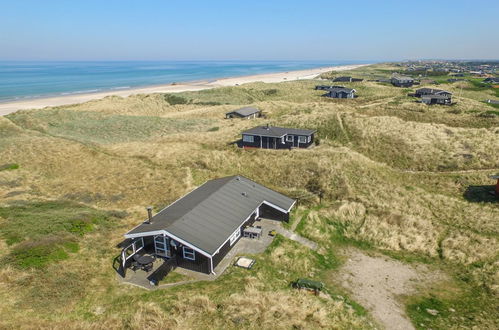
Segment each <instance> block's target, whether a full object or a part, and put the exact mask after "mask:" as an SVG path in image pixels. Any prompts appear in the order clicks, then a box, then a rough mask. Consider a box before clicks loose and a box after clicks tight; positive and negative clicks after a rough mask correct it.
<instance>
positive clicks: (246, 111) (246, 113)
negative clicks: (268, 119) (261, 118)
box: [227, 107, 260, 117]
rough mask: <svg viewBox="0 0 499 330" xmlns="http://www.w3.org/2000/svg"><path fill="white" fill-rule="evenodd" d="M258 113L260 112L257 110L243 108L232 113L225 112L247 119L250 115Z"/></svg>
mask: <svg viewBox="0 0 499 330" xmlns="http://www.w3.org/2000/svg"><path fill="white" fill-rule="evenodd" d="M258 112H260V110H258V109H257V108H253V107H244V108H240V109H237V110H234V111H230V112H227V114H231V113H237V114H238V115H240V116H242V117H247V116H251V115H253V114H255V113H258Z"/></svg>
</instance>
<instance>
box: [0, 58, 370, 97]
mask: <svg viewBox="0 0 499 330" xmlns="http://www.w3.org/2000/svg"><path fill="white" fill-rule="evenodd" d="M362 63H363V62H360V61H99V62H96V61H93V62H6V61H0V102H9V101H16V100H26V99H33V98H42V97H50V96H62V95H71V94H83V93H94V92H102V91H110V90H121V89H130V88H136V87H142V86H151V85H161V84H169V83H173V82H186V81H196V80H212V79H217V78H223V77H235V76H246V75H254V74H262V73H270V72H287V71H293V70H304V69H312V68H318V67H326V66H335V65H349V64H362Z"/></svg>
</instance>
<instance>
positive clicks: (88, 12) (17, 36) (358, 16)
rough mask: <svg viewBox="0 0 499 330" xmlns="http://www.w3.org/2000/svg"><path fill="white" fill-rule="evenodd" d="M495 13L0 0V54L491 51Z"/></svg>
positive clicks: (497, 7)
mask: <svg viewBox="0 0 499 330" xmlns="http://www.w3.org/2000/svg"><path fill="white" fill-rule="evenodd" d="M497 17H499V1H497V0H495V1H491V0H488V1H487V0H474V1H467V0H454V1H447V0H433V1H426V0H423V1H403V0H398V1H382V0H379V1H378V0H372V1H362V0H356V1H335V0H328V1H327V0H307V1H293V0H288V1H280V0H276V1H271V0H267V1H260V0H253V1H237V0H231V1H225V0H220V1H217V0H211V1H208V0H206V1H197V0H191V1H177V0H163V1H155V0H143V1H137V0H120V1H117V0H100V1H94V0H80V1H78V0H73V1H71V0H67V1H61V0H59V1H57V0H44V1H40V0H38V1H28V0H15V1H11V0H0V60H179V59H184V60H187V59H189V60H190V59H193V60H199V59H207V60H210V59H222V60H227V59H231V60H279V59H282V60H300V59H301V60H332V59H337V60H341V59H343V60H399V59H400V60H401V59H419V58H452V59H461V58H471V59H477V58H483V59H499V29H498V28H497V24H496V22H497Z"/></svg>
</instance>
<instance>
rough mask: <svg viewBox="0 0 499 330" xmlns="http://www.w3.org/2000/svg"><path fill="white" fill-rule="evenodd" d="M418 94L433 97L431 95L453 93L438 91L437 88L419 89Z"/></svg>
mask: <svg viewBox="0 0 499 330" xmlns="http://www.w3.org/2000/svg"><path fill="white" fill-rule="evenodd" d="M416 93H418V94H427V95H431V94H435V95H437V94H452V93H451V92H448V91H444V90H443V89H437V88H426V87H424V88H419V89H416Z"/></svg>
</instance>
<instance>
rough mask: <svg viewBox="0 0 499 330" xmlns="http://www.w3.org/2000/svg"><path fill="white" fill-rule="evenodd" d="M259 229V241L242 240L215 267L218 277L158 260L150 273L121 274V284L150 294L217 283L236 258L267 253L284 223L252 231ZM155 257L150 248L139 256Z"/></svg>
mask: <svg viewBox="0 0 499 330" xmlns="http://www.w3.org/2000/svg"><path fill="white" fill-rule="evenodd" d="M258 227H261V233H262V234H261V236H260V237H259V238H249V237H241V238H240V239H239V240H238V241H237V243H236V244H235V245H234V247H233V248H232V249H231V250H230V251H229V252H228V253H227V255H226V256H225V257H224V258H223V260H222V261H221V262H220V263H219V264H218V265H217V266H216V267H215V269H214V273H212V274H204V273H200V272H197V271H193V270H189V269H185V268H180V267H178V268H177V267H176V266H175V265H174V258H170V259H166V258H161V257H156V258H155V259H154V261H152V267H151V268H150V269H148V271H146V270H143V269H136V270H135V271H134V270H132V269H130V268H129V269H127V270H126V272H125V276H124V277H122V276H121V275H119V274H117V277H118V279H119V281H120V282H121V283H125V284H130V285H135V286H138V287H141V288H144V289H147V290H155V289H160V288H167V287H171V286H176V285H181V284H185V283H189V282H196V281H213V280H215V279H217V278H218V277H219V276H220V275H222V274H223V273H224V271H225V270H226V269H227V268H228V267H229V266H230V265H231V264H233V262H234V261H235V257H236V256H238V255H248V254H249V255H251V254H259V253H262V252H264V251H265V249H266V248H267V247H268V246H269V245H270V243H272V241H273V239H274V237H273V236H270V235H269V232H270V231H272V230H276V231H280V230H281V223H280V221H275V220H269V219H263V218H260V219H258V220H257V221H255V222H254V224H253V227H249V228H258ZM139 248H140V245H139ZM153 253H154V247H153V246H149V245H145V246H144V247H143V248H141V249H140V251H138V252H137V254H138V255H142V256H149V255H153ZM116 270H117V269H116ZM117 272H118V270H117ZM158 275H159V277H162V279H161V280H159V281H158V283H157V285H154V283H151V280H153V281H154V280H155V278H156V277H158Z"/></svg>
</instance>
